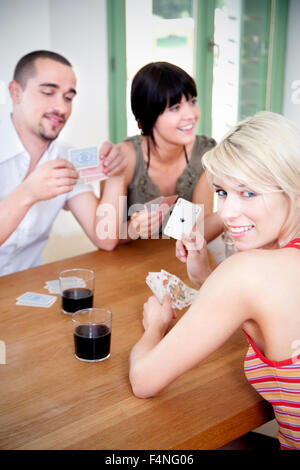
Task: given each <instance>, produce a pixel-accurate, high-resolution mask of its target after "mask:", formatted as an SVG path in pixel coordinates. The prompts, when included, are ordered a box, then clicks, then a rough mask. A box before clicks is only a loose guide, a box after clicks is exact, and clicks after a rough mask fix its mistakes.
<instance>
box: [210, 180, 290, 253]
mask: <svg viewBox="0 0 300 470" xmlns="http://www.w3.org/2000/svg"><path fill="white" fill-rule="evenodd" d="M213 187H214V189H215V192H216V193H217V196H218V213H219V215H220V216H221V218H222V219H223V221H224V223H225V225H226V227H228V230H229V233H230V235H231V237H232V238H233V240H234V243H235V246H236V248H237V249H238V250H239V251H244V250H249V249H255V248H278V246H279V237H280V234H281V230H282V228H283V226H284V224H285V222H286V220H287V217H288V215H289V208H290V203H289V200H288V198H287V196H286V195H284V194H283V193H282V192H270V193H265V194H259V193H257V192H254V191H251V189H250V188H247V187H245V186H244V185H242V184H240V183H239V182H238V181H236V180H234V179H233V178H227V179H226V180H225V179H220V178H216V177H215V178H214V180H213Z"/></svg>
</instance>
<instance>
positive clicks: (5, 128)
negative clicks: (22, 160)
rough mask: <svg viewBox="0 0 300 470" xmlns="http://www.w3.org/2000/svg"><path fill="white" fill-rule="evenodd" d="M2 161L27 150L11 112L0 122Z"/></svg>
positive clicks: (0, 159)
mask: <svg viewBox="0 0 300 470" xmlns="http://www.w3.org/2000/svg"><path fill="white" fill-rule="evenodd" d="M0 142H1V146H0V163H1V162H4V161H6V160H8V159H9V158H12V157H14V156H16V155H18V154H20V153H23V152H25V148H24V145H23V144H22V142H21V140H20V137H19V136H18V133H17V131H16V129H15V126H14V124H13V122H12V116H11V114H10V115H9V116H7V117H6V119H4V120H3V121H1V122H0Z"/></svg>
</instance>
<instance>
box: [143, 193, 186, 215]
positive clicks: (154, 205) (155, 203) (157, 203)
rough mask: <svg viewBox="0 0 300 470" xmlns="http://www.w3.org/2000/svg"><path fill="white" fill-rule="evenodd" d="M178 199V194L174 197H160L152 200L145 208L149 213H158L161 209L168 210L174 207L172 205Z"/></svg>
mask: <svg viewBox="0 0 300 470" xmlns="http://www.w3.org/2000/svg"><path fill="white" fill-rule="evenodd" d="M177 197H178V196H177V194H175V195H173V196H159V197H157V198H155V199H152V201H149V202H146V204H145V205H144V206H145V208H146V209H147V211H148V212H153V211H156V210H157V209H159V208H161V209H167V208H170V207H171V206H172V204H173V203H174V202H175V201H176V199H177Z"/></svg>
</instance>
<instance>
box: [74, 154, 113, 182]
mask: <svg viewBox="0 0 300 470" xmlns="http://www.w3.org/2000/svg"><path fill="white" fill-rule="evenodd" d="M69 161H70V162H71V163H73V165H74V166H75V168H76V170H77V171H78V173H79V176H80V178H82V179H83V180H84V182H85V183H91V182H92V181H102V180H106V179H107V178H108V176H106V174H105V173H104V167H103V161H102V160H100V161H99V155H98V149H97V147H86V148H81V149H71V150H69Z"/></svg>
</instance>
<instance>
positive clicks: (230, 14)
mask: <svg viewBox="0 0 300 470" xmlns="http://www.w3.org/2000/svg"><path fill="white" fill-rule="evenodd" d="M270 1H271V0H219V1H218V3H217V8H216V10H215V36H214V42H215V44H217V46H215V60H214V70H213V104H212V134H213V137H214V138H215V139H216V140H218V141H219V140H220V139H221V138H222V136H223V135H224V134H225V132H227V130H228V129H229V128H230V127H232V126H233V125H234V124H235V123H236V122H237V121H239V120H241V119H243V118H244V117H246V116H249V115H253V114H255V113H256V112H257V111H260V110H263V109H266V87H267V76H268V38H269V23H270Z"/></svg>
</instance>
